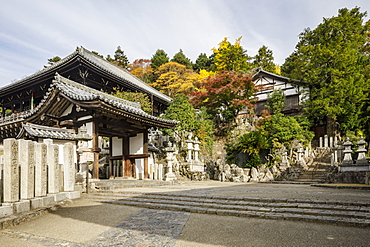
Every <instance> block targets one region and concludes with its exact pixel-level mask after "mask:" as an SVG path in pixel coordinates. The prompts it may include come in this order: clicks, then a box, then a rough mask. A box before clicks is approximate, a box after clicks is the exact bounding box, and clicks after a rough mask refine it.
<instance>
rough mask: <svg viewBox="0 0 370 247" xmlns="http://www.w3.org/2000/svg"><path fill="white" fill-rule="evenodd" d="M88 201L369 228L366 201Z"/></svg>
mask: <svg viewBox="0 0 370 247" xmlns="http://www.w3.org/2000/svg"><path fill="white" fill-rule="evenodd" d="M89 199H90V200H94V201H99V202H104V203H114V204H122V205H130V206H138V207H147V208H156V209H166V210H180V211H188V212H196V213H212V214H222V215H235V216H255V217H265V218H280V219H295V220H307V221H318V222H325V223H337V224H345V225H356V226H370V204H369V203H364V202H340V201H321V200H307V199H301V200H296V199H278V198H257V197H225V196H202V197H198V196H189V195H185V194H183V195H181V194H180V195H179V194H177V195H173V194H163V193H161V194H158V193H153V194H139V193H112V192H111V193H103V192H102V193H95V194H90V195H89Z"/></svg>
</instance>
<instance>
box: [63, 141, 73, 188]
mask: <svg viewBox="0 0 370 247" xmlns="http://www.w3.org/2000/svg"><path fill="white" fill-rule="evenodd" d="M63 151H64V191H74V188H75V173H76V169H75V163H74V155H73V144H72V143H66V144H64V150H63Z"/></svg>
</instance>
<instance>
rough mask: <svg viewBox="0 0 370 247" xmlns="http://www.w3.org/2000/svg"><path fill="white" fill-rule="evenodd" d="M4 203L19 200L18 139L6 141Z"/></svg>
mask: <svg viewBox="0 0 370 247" xmlns="http://www.w3.org/2000/svg"><path fill="white" fill-rule="evenodd" d="M3 181H4V185H3V193H4V203H12V202H17V201H18V200H19V167H18V142H17V140H16V139H14V138H11V139H5V140H4V179H3Z"/></svg>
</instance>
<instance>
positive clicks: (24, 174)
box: [18, 139, 35, 200]
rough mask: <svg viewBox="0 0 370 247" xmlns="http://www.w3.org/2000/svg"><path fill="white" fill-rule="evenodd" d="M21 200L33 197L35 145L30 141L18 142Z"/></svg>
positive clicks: (21, 140)
mask: <svg viewBox="0 0 370 247" xmlns="http://www.w3.org/2000/svg"><path fill="white" fill-rule="evenodd" d="M18 145H19V151H20V152H19V164H20V167H21V174H20V189H21V190H20V191H21V192H20V194H21V200H28V199H32V198H34V197H35V174H34V172H35V143H34V142H32V141H30V140H23V139H20V140H18Z"/></svg>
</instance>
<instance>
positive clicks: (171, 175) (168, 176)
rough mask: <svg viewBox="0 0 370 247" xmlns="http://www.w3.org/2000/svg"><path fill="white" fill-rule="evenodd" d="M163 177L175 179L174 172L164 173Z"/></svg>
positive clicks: (169, 179)
mask: <svg viewBox="0 0 370 247" xmlns="http://www.w3.org/2000/svg"><path fill="white" fill-rule="evenodd" d="M164 177H165V178H166V181H173V180H176V179H177V178H176V175H175V174H174V173H172V172H171V173H166V174H165V175H164Z"/></svg>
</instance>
